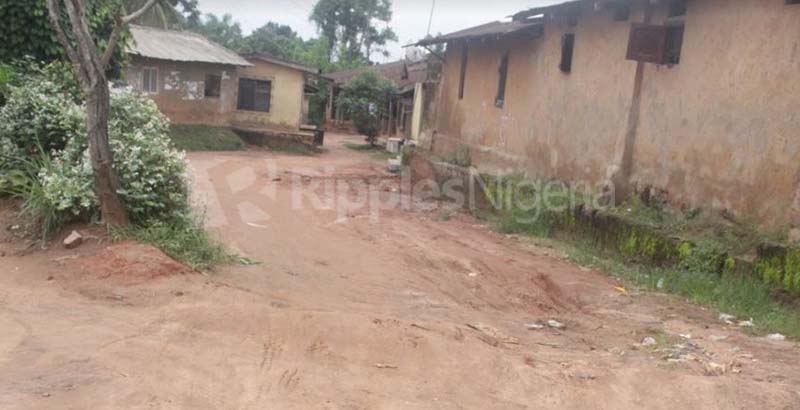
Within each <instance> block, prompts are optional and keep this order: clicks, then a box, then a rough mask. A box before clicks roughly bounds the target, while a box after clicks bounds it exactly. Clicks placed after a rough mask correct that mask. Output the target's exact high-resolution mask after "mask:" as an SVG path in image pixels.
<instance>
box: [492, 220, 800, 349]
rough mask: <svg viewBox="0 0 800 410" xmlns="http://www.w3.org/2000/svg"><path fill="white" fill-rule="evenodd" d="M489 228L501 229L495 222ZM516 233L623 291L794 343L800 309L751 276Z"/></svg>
mask: <svg viewBox="0 0 800 410" xmlns="http://www.w3.org/2000/svg"><path fill="white" fill-rule="evenodd" d="M498 222H499V221H498ZM495 228H497V229H498V230H502V229H500V228H501V226H500V225H499V224H495ZM522 233H523V234H525V235H529V236H532V237H535V238H536V242H537V243H539V244H543V245H546V246H550V247H553V248H557V249H559V250H561V251H563V252H564V253H565V254H566V255H567V260H569V261H571V262H574V263H577V264H579V265H582V266H592V267H594V268H597V269H599V270H601V271H604V272H606V273H608V274H609V275H611V276H613V277H615V278H617V279H619V280H620V281H622V282H623V283H625V284H626V286H628V287H631V288H637V289H641V290H647V291H653V292H665V293H671V294H675V295H678V296H681V297H684V298H686V299H687V300H689V301H691V302H693V303H696V304H698V305H700V306H705V307H709V308H713V309H715V310H717V311H719V312H722V313H727V314H731V315H735V316H736V317H737V318H739V320H748V319H750V318H752V319H753V323H754V326H753V327H752V328H742V330H744V331H746V332H749V333H751V334H767V333H775V332H778V333H781V334H784V335H786V336H788V337H791V338H793V339H795V340H798V339H800V306H797V304H796V303H795V304H792V303H786V302H782V301H781V300H780V299H779V298H776V297H775V289H774V287H773V286H771V285H770V284H767V283H764V282H763V281H761V280H759V278H757V277H753V276H748V275H720V274H718V273H714V272H710V271H708V270H706V269H704V268H703V263H701V262H700V261H698V263H694V262H692V261H688V262H682V263H681V264H680V265H679V266H674V267H661V266H651V265H647V264H643V263H636V262H632V261H630V260H626V259H624V258H623V257H622V256H614V255H608V254H605V253H602V252H600V251H598V250H597V249H595V248H594V246H593V245H591V244H588V243H584V242H582V241H581V240H567V239H562V238H558V239H555V238H551V237H546V236H545V237H542V236H538V235H537V234H536V233H534V232H522Z"/></svg>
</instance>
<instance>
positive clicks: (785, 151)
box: [633, 0, 800, 223]
mask: <svg viewBox="0 0 800 410" xmlns="http://www.w3.org/2000/svg"><path fill="white" fill-rule="evenodd" d="M657 18H658V17H656V19H657ZM685 21H686V26H685V27H686V28H685V33H684V43H683V50H682V56H681V63H680V64H679V65H676V66H673V67H669V68H667V67H658V66H655V65H652V64H648V65H646V68H645V73H644V82H643V84H642V106H641V116H640V118H641V120H640V125H639V130H638V135H637V138H636V145H635V151H634V161H635V162H634V169H633V180H634V182H636V183H637V184H639V185H646V184H649V185H654V186H659V187H663V188H665V189H666V190H667V191H668V192H669V194H670V197H671V198H672V199H673V200H675V201H677V202H678V203H685V204H688V205H689V206H699V205H707V206H712V207H714V208H716V209H732V210H735V211H736V212H738V213H741V214H746V215H752V216H755V217H756V218H758V219H760V220H762V221H767V222H785V221H787V220H790V219H794V218H796V217H797V215H792V214H793V213H794V212H792V211H791V210H790V204H791V203H792V200H793V198H794V196H795V191H796V190H797V188H798V183H799V182H800V179H798V178H799V177H800V173H799V171H800V5H786V4H784V0H759V1H752V0H699V1H691V2H689V11H688V13H687V15H686V20H685ZM795 222H796V223H800V220H798V221H795Z"/></svg>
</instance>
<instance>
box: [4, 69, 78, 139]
mask: <svg viewBox="0 0 800 410" xmlns="http://www.w3.org/2000/svg"><path fill="white" fill-rule="evenodd" d="M85 134H86V124H85V114H84V111H83V109H82V108H81V106H79V105H78V104H76V103H75V101H74V100H73V98H72V96H70V95H69V94H67V93H65V92H64V91H63V87H61V86H59V85H58V84H56V83H54V82H52V81H50V80H47V79H44V78H40V77H38V76H36V77H33V78H31V79H30V80H26V81H24V83H23V84H21V85H19V86H14V85H12V86H10V87H9V91H8V94H7V96H6V104H5V105H4V106H3V107H2V109H0V139H6V140H11V141H12V142H13V143H14V144H15V145H17V146H18V147H19V148H20V149H22V150H23V151H25V152H27V153H34V152H36V151H37V150H38V148H39V147H41V148H43V149H45V150H46V151H52V150H60V149H63V148H64V146H65V145H66V144H67V141H69V140H71V139H73V138H76V137H78V136H83V135H85ZM5 143H7V141H6V142H5Z"/></svg>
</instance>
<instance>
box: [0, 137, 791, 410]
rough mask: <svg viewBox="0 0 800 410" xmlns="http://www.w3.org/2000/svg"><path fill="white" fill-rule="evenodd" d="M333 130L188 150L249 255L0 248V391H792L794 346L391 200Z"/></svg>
mask: <svg viewBox="0 0 800 410" xmlns="http://www.w3.org/2000/svg"><path fill="white" fill-rule="evenodd" d="M345 139H346V137H342V136H335V135H334V136H329V137H328V141H327V145H328V146H329V150H328V152H326V153H324V154H322V155H320V156H318V157H302V156H291V155H281V154H275V153H264V152H244V153H226V154H216V153H202V154H193V155H190V159H191V162H192V166H193V168H194V169H195V181H194V185H195V194H196V196H197V198H198V202H199V203H202V204H205V205H204V206H205V209H206V215H207V220H208V225H209V226H210V228H211V229H212V230H213V232H215V234H216V235H218V236H219V237H220V238H221V239H222V240H223V241H224V242H225V243H227V244H228V245H229V246H230V247H231V248H232V249H235V250H236V251H237V252H238V253H240V254H241V255H244V256H247V257H248V258H251V259H253V260H257V261H259V262H261V264H260V265H254V266H238V265H237V266H229V267H225V268H222V269H220V270H219V271H217V272H213V273H210V274H207V275H203V274H197V273H191V272H186V271H181V269H180V268H179V267H176V266H175V265H171V264H169V263H168V262H165V261H163V258H162V259H159V255H158V254H157V253H155V254H153V253H152V251H149V250H148V249H147V248H145V247H136V246H135V245H131V244H118V245H114V246H112V247H111V249H106V247H107V246H108V244H106V243H101V244H97V243H95V241H92V243H90V244H88V245H85V246H84V247H82V248H79V250H78V251H66V250H62V249H53V250H50V251H47V252H34V253H33V254H30V255H26V256H11V252H10V250H9V249H8V248H9V247H11V246H12V244H10V243H6V244H3V245H2V246H5V247H6V250H4V252H6V253H7V254H8V255H7V256H5V257H0V272H1V273H0V409H3V410H11V409H93V410H96V409H115V410H119V409H192V410H203V409H231V410H233V409H236V410H238V409H242V410H249V409H331V410H333V409H341V410H345V409H347V410H362V409H363V410H366V409H397V410H400V409H402V410H413V409H419V410H431V409H443V410H444V409H476V410H477V409H480V410H485V409H617V410H624V409H669V410H676V409H755V408H759V409H800V365H798V361H797V357H798V349H797V347H796V346H795V344H794V343H793V342H773V341H767V340H765V339H763V338H754V337H749V336H746V335H744V334H743V333H741V332H740V331H739V330H738V329H733V328H730V327H726V326H725V325H724V324H722V323H720V322H719V321H718V320H717V314H718V312H710V311H705V310H703V309H700V308H697V307H693V306H689V305H686V304H685V303H683V302H682V301H680V300H677V299H675V298H672V297H669V296H664V295H653V294H638V293H635V292H632V293H628V294H625V293H623V292H620V291H619V290H616V289H615V287H617V286H619V283H617V282H615V281H614V280H613V279H610V278H609V277H607V276H606V275H604V274H602V273H600V272H596V271H593V270H592V269H589V268H584V267H580V266H575V265H573V264H570V263H567V262H565V261H563V260H561V259H560V258H559V257H558V256H559V255H557V252H556V251H553V250H551V249H547V248H542V247H538V246H536V245H534V244H533V243H532V242H530V241H528V240H526V239H520V238H515V237H506V236H503V235H499V234H497V233H494V232H492V231H491V230H489V229H488V228H487V227H485V226H482V225H481V224H479V223H478V222H477V221H475V220H474V219H472V218H471V217H469V216H467V215H464V214H461V213H458V212H456V211H452V210H448V209H445V208H443V207H446V204H445V205H443V204H438V203H436V202H430V201H421V200H415V201H411V203H408V204H406V205H407V206H405V207H404V206H402V205H401V204H394V203H392V198H393V197H396V196H397V194H398V192H399V191H398V189H399V188H398V187H399V185H398V184H399V183H400V182H399V181H398V180H397V179H396V178H393V177H391V176H389V175H387V174H386V173H384V171H383V163H382V162H380V161H379V160H378V159H376V158H374V156H372V155H371V154H369V153H364V152H357V151H352V150H349V149H346V148H344V147H343V146H342V142H343V141H344V140H345ZM367 180H369V181H371V182H372V185H373V186H376V187H378V188H377V189H375V190H374V191H375V192H374V194H375V198H376V200H375V201H376V202H375V203H377V205H375V206H373V207H369V206H365V205H363V204H364V203H370V202H369V201H370V200H369V199H364V198H363V197H364V196H363V195H360V194H359V192H360V191H362V190H361V189H360V187H362V186H363V185H362V184H366V183H365V182H362V181H367ZM331 187H333V188H332V189H329V188H331ZM326 190H327V191H326ZM312 193H314V195H311V194H312ZM331 201H332V202H331ZM325 205H329V206H328V208H330V209H325V208H326V207H325ZM7 223H8V221H5V224H7ZM0 249H3V248H0ZM125 260H128V261H131V260H132V261H134V262H138V263H139V264H138V265H133V266H123V265H124V261H125ZM121 261H122V262H121ZM137 266H139V267H141V266H147V267H148V269H145V270H142V269H138V270H137V269H136V267H137ZM121 267H122V268H121ZM123 268H124V269H123ZM122 271H124V272H125V275H121V274H120V272H122ZM548 320H556V321H558V322H559V323H560V324H563V326H564V327H562V328H554V327H550V326H548V325H547V321H548ZM534 324H543V325H544V328H543V329H534V330H530V329H529V328H528V327H535V326H532V325H534ZM553 324H556V323H553ZM528 325H531V326H528ZM648 337H652V338H653V339H652V340H647V341H646V342H647V343H646V344H647V345H642V344H641V343H642V341H643V340H645V339H646V338H648Z"/></svg>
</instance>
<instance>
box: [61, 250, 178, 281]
mask: <svg viewBox="0 0 800 410" xmlns="http://www.w3.org/2000/svg"><path fill="white" fill-rule="evenodd" d="M70 265H71V266H72V267H74V268H75V269H76V270H77V271H78V272H80V273H81V275H83V276H84V277H86V278H91V279H110V280H114V281H117V282H120V283H121V284H125V285H134V284H137V283H142V282H146V281H149V280H153V279H157V278H160V277H166V276H173V275H185V274H189V273H192V272H193V271H192V270H191V269H190V268H188V267H187V266H184V265H182V264H180V263H178V262H175V261H174V260H172V259H171V258H170V257H169V256H167V255H166V254H164V252H161V251H160V250H158V249H156V248H154V247H152V246H150V245H144V244H141V243H137V242H133V241H124V242H119V243H115V244H113V245H110V246H107V247H105V248H103V249H101V250H99V251H98V252H97V253H95V254H93V255H88V256H83V257H81V258H78V259H75V260H74V261H71V262H70Z"/></svg>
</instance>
